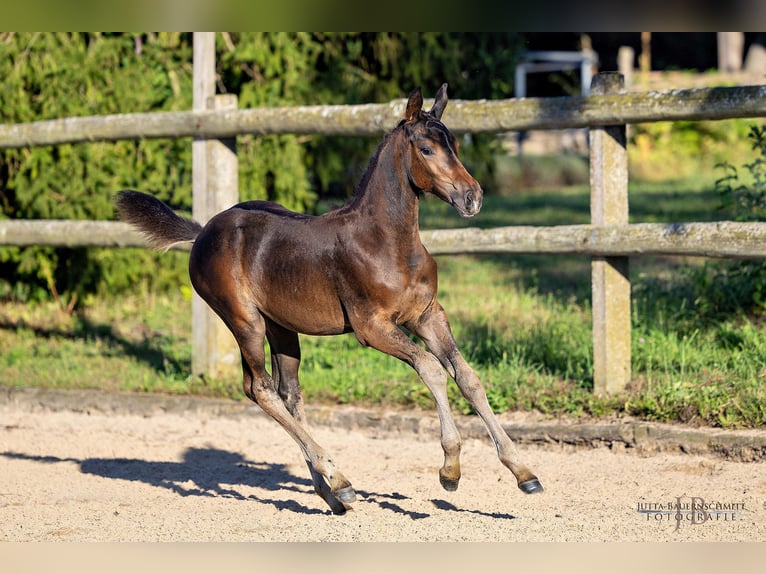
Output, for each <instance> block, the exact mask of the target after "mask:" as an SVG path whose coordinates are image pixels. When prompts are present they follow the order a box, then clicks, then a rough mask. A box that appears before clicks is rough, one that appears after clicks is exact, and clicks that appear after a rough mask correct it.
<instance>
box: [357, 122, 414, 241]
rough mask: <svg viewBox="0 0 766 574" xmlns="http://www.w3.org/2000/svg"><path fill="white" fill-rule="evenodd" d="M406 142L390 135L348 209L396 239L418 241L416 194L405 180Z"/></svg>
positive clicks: (392, 134)
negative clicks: (393, 234) (388, 232)
mask: <svg viewBox="0 0 766 574" xmlns="http://www.w3.org/2000/svg"><path fill="white" fill-rule="evenodd" d="M408 153H409V150H408V149H407V144H406V141H405V140H404V136H403V134H401V133H396V132H394V133H391V134H390V135H389V136H388V137H387V138H386V139H385V140H384V141H383V143H381V145H380V146H379V147H378V149H377V150H376V152H375V154H374V155H373V157H372V159H371V160H370V165H369V167H368V168H367V172H366V173H365V175H364V177H363V179H362V183H361V184H360V187H359V190H358V192H357V195H356V198H355V199H354V201H353V202H352V204H351V208H352V209H353V210H354V211H355V212H356V213H357V215H358V216H359V217H360V218H365V219H367V218H369V221H368V222H367V225H371V226H375V227H379V228H384V229H387V230H390V231H391V232H393V233H395V234H396V235H397V236H400V237H402V236H412V237H414V238H415V239H417V240H418V241H419V240H420V235H419V231H418V225H419V223H418V191H417V190H416V189H415V188H414V187H413V186H412V183H411V182H410V179H409V176H408V169H407V163H408V162H409V158H408V156H407V154H408Z"/></svg>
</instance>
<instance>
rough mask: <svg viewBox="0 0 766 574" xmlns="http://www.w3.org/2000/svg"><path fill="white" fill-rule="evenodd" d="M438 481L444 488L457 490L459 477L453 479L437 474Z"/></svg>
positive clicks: (452, 490)
mask: <svg viewBox="0 0 766 574" xmlns="http://www.w3.org/2000/svg"><path fill="white" fill-rule="evenodd" d="M439 482H440V483H441V485H442V488H443V489H444V490H448V491H450V492H454V491H456V490H457V485H458V484H459V483H460V479H457V480H453V479H451V478H445V477H443V476H441V475H439Z"/></svg>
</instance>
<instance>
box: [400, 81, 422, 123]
mask: <svg viewBox="0 0 766 574" xmlns="http://www.w3.org/2000/svg"><path fill="white" fill-rule="evenodd" d="M422 108H423V94H421V93H420V88H415V89H414V90H412V91H411V92H410V97H409V99H408V100H407V109H406V110H405V111H404V119H405V120H406V121H408V122H411V121H413V120H414V119H415V116H417V115H418V112H419V111H420V110H421V109H422Z"/></svg>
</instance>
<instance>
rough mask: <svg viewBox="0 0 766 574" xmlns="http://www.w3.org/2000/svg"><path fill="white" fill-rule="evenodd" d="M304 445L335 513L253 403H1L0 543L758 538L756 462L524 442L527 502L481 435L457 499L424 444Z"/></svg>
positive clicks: (764, 533)
mask: <svg viewBox="0 0 766 574" xmlns="http://www.w3.org/2000/svg"><path fill="white" fill-rule="evenodd" d="M434 416H435V415H434ZM314 434H315V437H316V438H317V439H318V441H319V442H320V443H321V444H323V445H324V446H325V447H326V448H327V449H328V450H329V451H330V452H331V453H333V454H334V457H335V460H336V461H337V462H338V463H339V465H340V468H342V469H343V470H344V472H345V473H346V475H347V476H348V477H349V478H350V479H351V480H352V482H353V484H354V486H355V488H356V490H357V493H358V495H359V500H358V502H357V503H356V505H355V507H354V510H353V511H352V512H349V513H348V514H346V515H345V516H332V515H330V514H329V513H328V511H327V509H326V507H325V505H324V502H323V501H322V500H321V499H319V497H317V496H316V495H315V494H313V491H312V488H311V485H310V483H309V481H308V473H307V470H306V467H305V465H304V464H303V461H302V459H301V456H300V453H299V450H298V448H297V446H296V445H295V443H294V442H293V441H292V440H291V439H290V438H289V437H288V436H287V434H286V433H285V432H284V431H283V430H281V429H280V428H278V427H277V425H276V424H275V423H273V422H271V421H270V420H267V419H266V418H264V417H263V416H262V414H260V413H257V412H255V410H254V408H253V409H248V410H247V411H245V412H243V414H240V415H232V414H226V413H220V412H215V411H205V410H204V409H203V410H194V411H188V412H184V413H167V412H156V413H154V414H151V415H136V414H107V413H103V412H93V413H90V414H88V413H85V412H73V411H71V410H64V411H55V412H51V411H42V410H40V409H39V408H38V407H34V408H31V407H28V406H24V405H19V404H2V405H0V541H51V540H65V541H111V542H114V541H219V540H220V541H612V540H620V541H690V540H693V541H714V540H715V541H763V540H766V465H764V463H763V462H760V463H752V462H751V463H743V462H730V461H724V460H720V459H718V458H714V457H711V456H700V455H680V454H657V455H653V456H648V457H641V456H638V455H637V454H633V453H632V452H631V450H630V449H629V450H627V451H626V450H625V449H613V450H610V449H608V448H597V449H576V450H575V449H573V448H571V447H566V448H558V447H546V448H543V447H537V446H527V445H524V446H522V447H521V450H522V453H523V454H524V458H525V459H526V462H527V463H528V464H529V465H530V466H531V467H532V468H533V469H534V470H535V471H536V472H537V474H538V476H539V477H540V479H541V480H542V482H543V484H544V485H545V487H546V492H545V493H543V494H540V495H533V496H525V495H524V494H522V493H521V492H520V491H519V490H518V489H517V488H516V486H515V481H514V480H513V477H512V476H511V474H510V473H508V472H507V471H506V470H505V469H504V468H503V467H502V466H501V464H500V462H499V461H498V460H497V458H496V457H495V454H494V451H493V449H492V447H491V445H490V443H489V440H477V439H466V440H465V444H464V449H463V458H462V460H463V480H462V482H461V484H460V488H459V489H458V491H457V492H446V491H444V490H442V489H441V487H440V486H439V481H438V477H437V471H438V466H439V465H440V464H441V449H440V447H439V444H438V439H437V437H436V436H432V434H431V433H420V434H413V433H411V432H407V431H402V432H399V433H396V432H386V433H381V432H376V431H375V430H374V429H369V430H366V431H360V430H332V429H330V428H328V427H325V426H316V427H315V428H314ZM678 502H680V503H681V505H682V507H681V508H682V510H684V512H682V513H681V515H680V516H679V518H680V520H677V519H676V512H675V511H674V510H670V508H669V505H670V504H674V503H678ZM692 503H693V504H695V505H696V506H697V507H699V506H700V505H702V504H704V505H705V506H704V507H703V508H705V509H706V512H696V513H690V512H687V511H686V509H688V508H689V505H691V504H692ZM663 512H664V513H663Z"/></svg>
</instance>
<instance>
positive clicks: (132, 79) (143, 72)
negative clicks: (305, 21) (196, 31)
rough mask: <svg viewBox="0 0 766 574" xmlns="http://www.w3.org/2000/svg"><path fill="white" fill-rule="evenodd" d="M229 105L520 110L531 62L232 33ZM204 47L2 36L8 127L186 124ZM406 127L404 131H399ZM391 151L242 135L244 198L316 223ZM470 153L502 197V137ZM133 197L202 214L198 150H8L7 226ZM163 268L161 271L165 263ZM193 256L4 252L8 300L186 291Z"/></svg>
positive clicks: (179, 39) (476, 140) (350, 39)
mask: <svg viewBox="0 0 766 574" xmlns="http://www.w3.org/2000/svg"><path fill="white" fill-rule="evenodd" d="M216 40H217V77H218V91H219V92H225V93H234V94H236V95H237V96H238V102H239V106H240V107H243V108H250V107H258V106H280V105H297V104H357V103H368V102H385V101H389V100H391V99H393V98H401V97H405V96H406V95H407V93H408V92H409V91H410V90H411V89H412V88H414V87H416V86H420V87H422V89H423V91H424V93H425V95H426V96H428V95H433V94H434V93H435V91H436V89H437V88H438V86H439V85H440V84H441V83H442V82H445V81H446V82H448V83H449V84H450V95H451V97H453V98H461V99H474V98H496V97H508V96H509V95H510V93H511V87H512V86H511V78H512V77H513V66H514V65H515V62H516V58H517V54H518V51H519V48H520V41H519V37H518V36H517V35H516V34H513V33H508V34H506V33H502V34H500V33H492V34H477V33H446V32H427V33H409V32H398V33H383V32H374V33H361V32H350V33H297V32H289V33H288V32H275V33H265V32H258V33H231V34H228V33H220V34H217V35H216ZM191 44H192V35H191V34H181V33H145V34H130V33H114V34H101V33H4V34H0V74H2V77H3V83H2V84H0V121H2V122H3V123H21V122H31V121H36V120H42V119H52V118H64V117H71V116H84V115H102V114H113V113H128V112H152V111H166V110H182V109H189V108H190V107H191V74H192V61H191ZM391 127H393V126H391ZM377 140H378V138H340V137H321V136H310V137H307V136H300V135H285V136H268V137H254V136H241V137H240V138H238V144H237V153H238V155H239V158H240V197H241V198H242V199H243V200H244V199H270V200H274V201H278V202H280V203H283V204H284V205H286V206H287V207H289V208H291V209H296V210H301V211H313V210H315V209H316V205H317V199H318V198H319V197H321V196H326V195H335V196H339V197H341V198H345V197H347V196H349V195H350V194H351V193H352V192H353V190H354V188H355V186H356V184H357V182H358V180H359V178H360V176H361V173H362V171H363V170H364V168H365V166H366V163H367V160H368V157H369V155H370V153H371V151H372V149H373V148H374V146H375V145H376V144H377ZM466 143H467V144H468V145H463V146H462V147H461V150H462V152H463V157H464V161H465V162H466V164H467V165H468V166H469V168H471V169H472V171H473V172H474V175H475V176H476V177H478V178H479V180H480V181H482V183H483V184H484V186H485V188H486V189H487V190H488V191H489V192H491V188H492V178H491V175H492V174H491V165H492V162H491V156H492V153H493V144H492V138H491V137H488V136H480V135H477V136H474V137H472V138H466ZM123 188H133V189H140V190H145V191H149V192H151V193H153V194H155V195H156V196H157V197H159V198H160V199H163V200H164V201H166V202H168V203H169V204H170V205H171V206H172V207H173V208H175V209H179V210H185V211H189V210H190V208H191V146H190V145H189V140H188V139H180V140H178V139H177V140H141V141H121V142H110V143H86V144H73V145H58V146H45V147H37V148H25V149H10V150H0V217H4V218H17V219H50V218H56V219H109V218H112V217H113V206H112V198H113V195H114V193H115V192H116V191H117V190H119V189H123ZM160 261H161V262H160ZM184 267H185V256H184V255H183V254H173V255H171V256H168V255H165V256H163V257H162V259H161V260H160V259H159V258H158V257H157V256H155V255H154V254H152V253H150V252H148V251H143V250H129V251H125V250H106V249H53V248H43V247H31V248H24V249H18V248H0V297H3V296H6V297H7V296H15V297H20V298H25V299H35V298H41V297H47V296H50V295H52V296H54V297H61V298H62V300H64V299H66V301H68V302H70V303H71V302H74V301H76V300H78V298H79V300H80V301H82V300H83V298H84V297H85V296H87V294H88V293H93V292H99V291H100V292H119V291H120V290H123V289H128V288H132V286H134V285H135V284H136V283H143V284H145V285H146V286H147V287H149V288H164V287H168V286H172V285H177V284H178V283H179V281H182V280H184V281H185V278H184V277H185V268H184Z"/></svg>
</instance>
